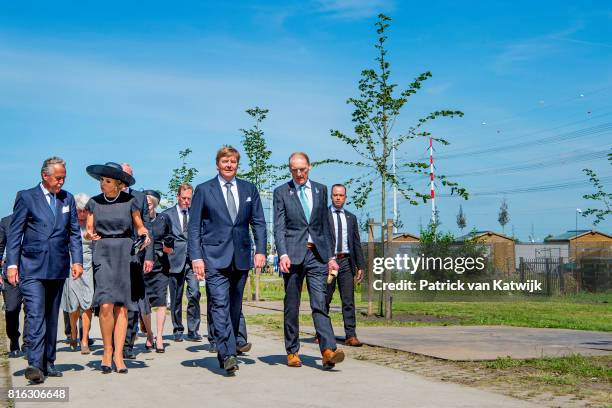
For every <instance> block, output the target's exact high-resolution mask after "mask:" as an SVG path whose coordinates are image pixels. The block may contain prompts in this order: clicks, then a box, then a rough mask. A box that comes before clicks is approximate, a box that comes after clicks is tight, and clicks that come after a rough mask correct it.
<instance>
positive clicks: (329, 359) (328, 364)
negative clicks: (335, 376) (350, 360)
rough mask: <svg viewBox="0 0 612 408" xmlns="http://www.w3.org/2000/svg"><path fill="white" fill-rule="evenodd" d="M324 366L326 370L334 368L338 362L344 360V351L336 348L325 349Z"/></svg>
mask: <svg viewBox="0 0 612 408" xmlns="http://www.w3.org/2000/svg"><path fill="white" fill-rule="evenodd" d="M322 354H323V368H324V369H326V370H330V369H332V368H334V366H335V365H336V364H339V363H341V362H343V361H344V351H342V350H341V349H336V351H332V350H331V349H325V350H323V353H322Z"/></svg>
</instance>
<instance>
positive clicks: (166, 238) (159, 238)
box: [143, 190, 174, 353]
mask: <svg viewBox="0 0 612 408" xmlns="http://www.w3.org/2000/svg"><path fill="white" fill-rule="evenodd" d="M144 193H145V194H146V196H147V203H148V205H149V217H150V219H151V240H152V241H153V245H154V247H153V248H154V252H155V264H154V266H153V270H152V271H151V272H149V273H147V274H146V275H145V277H144V280H145V290H146V293H147V297H148V298H149V302H150V304H151V308H156V312H155V314H156V322H157V324H156V328H157V337H156V338H155V339H153V331H152V330H150V331H149V332H147V343H146V347H147V348H149V347H152V345H153V342H154V341H155V351H156V352H158V353H163V352H164V351H165V350H164V340H163V333H164V323H165V321H166V299H167V297H166V296H167V293H168V282H169V273H170V264H169V261H168V254H170V253H172V250H173V248H174V238H172V224H170V219H169V218H168V216H167V215H166V214H158V213H156V212H155V208H157V206H158V205H159V201H160V199H161V196H160V194H159V193H158V192H157V191H154V190H145V191H144ZM143 319H144V321H145V326H148V327H151V313H149V314H147V315H144V316H143Z"/></svg>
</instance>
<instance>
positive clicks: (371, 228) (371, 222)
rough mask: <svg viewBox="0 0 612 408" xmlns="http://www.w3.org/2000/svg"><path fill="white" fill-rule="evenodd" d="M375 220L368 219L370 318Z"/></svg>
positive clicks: (372, 308)
mask: <svg viewBox="0 0 612 408" xmlns="http://www.w3.org/2000/svg"><path fill="white" fill-rule="evenodd" d="M373 283H374V218H370V219H368V316H372V314H374V286H372V285H373Z"/></svg>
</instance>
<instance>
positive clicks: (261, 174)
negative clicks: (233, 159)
mask: <svg viewBox="0 0 612 408" xmlns="http://www.w3.org/2000/svg"><path fill="white" fill-rule="evenodd" d="M268 112H269V110H268V109H262V108H260V107H258V106H256V107H254V108H251V109H247V110H246V113H247V114H249V116H251V117H252V118H253V119H254V120H255V123H254V124H253V127H251V128H250V129H240V131H241V132H242V135H243V136H242V147H243V149H244V153H245V155H246V157H247V161H248V169H246V170H244V171H241V172H239V173H238V176H239V177H242V178H244V179H246V180H248V181H250V182H251V183H253V184H255V186H256V187H257V189H258V190H259V191H262V190H265V189H266V188H267V187H269V184H270V182H274V181H276V177H275V171H276V169H277V166H274V165H272V164H270V157H271V156H272V152H271V151H270V150H268V148H267V145H266V139H265V138H264V131H263V130H262V129H261V127H260V125H261V123H262V122H263V121H264V119H265V118H266V116H267V114H268Z"/></svg>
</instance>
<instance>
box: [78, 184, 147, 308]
mask: <svg viewBox="0 0 612 408" xmlns="http://www.w3.org/2000/svg"><path fill="white" fill-rule="evenodd" d="M85 208H86V209H87V210H88V211H89V212H91V213H92V214H93V216H94V230H95V232H96V233H97V234H98V235H99V236H100V237H101V239H99V240H97V241H94V242H93V248H92V264H93V276H94V296H93V306H95V307H98V306H100V305H102V304H107V303H112V304H115V305H117V306H126V307H127V308H128V309H129V310H131V311H138V301H139V300H141V299H143V298H144V283H143V277H142V273H139V274H138V273H134V272H133V268H130V263H131V262H132V261H133V256H132V255H131V254H130V252H131V249H132V243H133V240H132V236H133V221H132V211H140V208H138V206H137V204H136V202H135V200H134V198H133V197H132V196H131V195H129V194H127V193H125V192H123V191H122V192H121V193H119V195H118V196H117V197H116V199H114V200H107V199H106V198H105V197H104V195H103V194H100V195H97V196H95V197H92V198H91V199H90V200H89V202H88V203H87V206H86V207H85Z"/></svg>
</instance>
